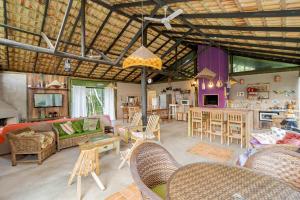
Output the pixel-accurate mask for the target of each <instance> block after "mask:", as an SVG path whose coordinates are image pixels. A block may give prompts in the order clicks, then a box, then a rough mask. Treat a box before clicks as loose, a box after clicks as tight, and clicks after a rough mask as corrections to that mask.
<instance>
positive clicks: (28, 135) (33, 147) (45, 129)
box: [7, 123, 56, 166]
mask: <svg viewBox="0 0 300 200" xmlns="http://www.w3.org/2000/svg"><path fill="white" fill-rule="evenodd" d="M7 138H8V142H9V144H10V148H11V162H12V165H13V166H15V165H17V163H18V162H37V163H38V164H42V162H43V161H44V160H45V159H46V158H48V157H49V156H51V155H52V154H54V153H56V141H55V140H56V137H55V133H54V132H53V130H52V126H51V125H50V124H48V123H38V124H35V125H30V126H27V127H24V128H19V129H15V130H11V131H10V132H9V133H8V134H7ZM25 155H35V156H36V158H35V159H31V160H25V159H18V158H19V157H24V156H25Z"/></svg>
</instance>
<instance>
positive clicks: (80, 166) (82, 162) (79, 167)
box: [68, 145, 105, 199]
mask: <svg viewBox="0 0 300 200" xmlns="http://www.w3.org/2000/svg"><path fill="white" fill-rule="evenodd" d="M99 173H100V165H99V151H98V148H90V147H87V148H85V147H84V145H83V146H82V147H81V151H80V155H79V157H78V159H77V162H76V164H75V166H74V168H73V171H72V174H71V176H70V178H69V181H68V185H71V184H72V182H73V179H74V178H75V176H77V198H78V199H81V176H87V175H89V174H91V175H92V177H93V179H94V180H95V182H96V184H97V186H98V187H99V188H100V189H101V190H105V187H104V185H103V183H102V182H101V180H100V179H99V177H98V176H97V175H99Z"/></svg>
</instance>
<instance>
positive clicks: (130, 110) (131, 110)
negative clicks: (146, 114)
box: [128, 106, 140, 121]
mask: <svg viewBox="0 0 300 200" xmlns="http://www.w3.org/2000/svg"><path fill="white" fill-rule="evenodd" d="M139 111H140V108H139V107H137V106H134V107H128V117H129V121H131V119H132V117H133V115H134V113H136V112H139Z"/></svg>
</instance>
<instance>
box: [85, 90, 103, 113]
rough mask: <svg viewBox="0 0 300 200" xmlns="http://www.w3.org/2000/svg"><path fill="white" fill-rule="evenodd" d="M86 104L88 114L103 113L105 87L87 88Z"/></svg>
mask: <svg viewBox="0 0 300 200" xmlns="http://www.w3.org/2000/svg"><path fill="white" fill-rule="evenodd" d="M86 98H87V99H86V104H87V115H88V116H94V115H102V114H103V89H102V88H86Z"/></svg>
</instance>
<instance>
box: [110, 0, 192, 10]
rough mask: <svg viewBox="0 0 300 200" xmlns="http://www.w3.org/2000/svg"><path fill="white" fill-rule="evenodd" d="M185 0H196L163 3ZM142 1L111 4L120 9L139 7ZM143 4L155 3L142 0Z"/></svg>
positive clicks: (171, 1)
mask: <svg viewBox="0 0 300 200" xmlns="http://www.w3.org/2000/svg"><path fill="white" fill-rule="evenodd" d="M187 1H196V0H166V1H165V3H167V4H169V3H181V2H184V3H185V2H187ZM141 4H142V1H135V2H130V3H120V4H115V5H114V6H113V9H116V10H117V9H122V8H131V7H139V6H141ZM143 4H144V6H151V5H155V3H154V2H153V1H143Z"/></svg>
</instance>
